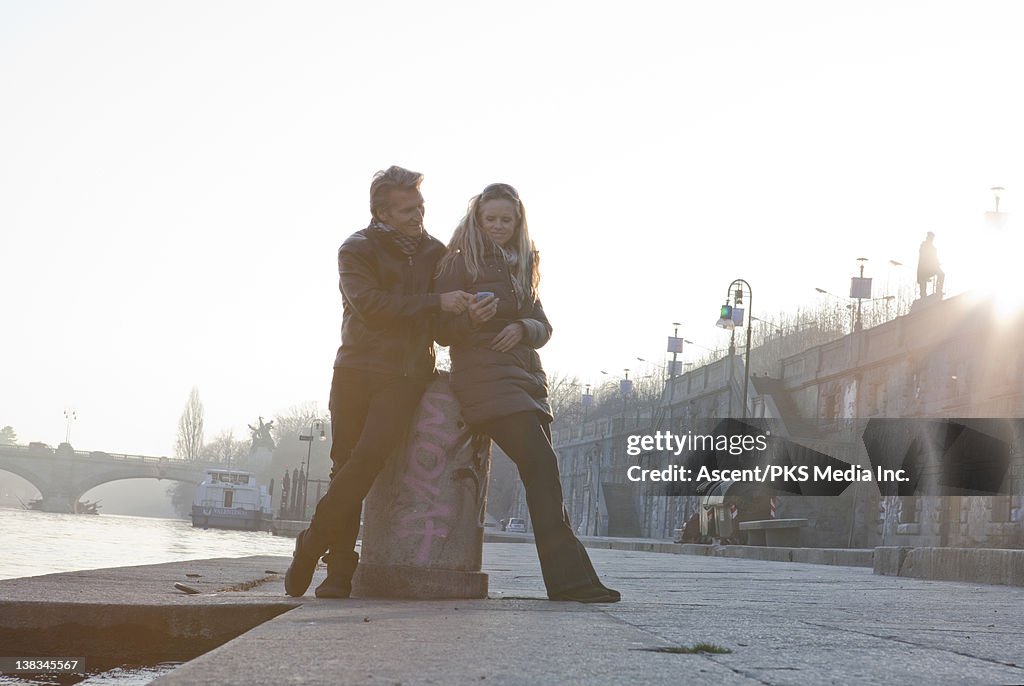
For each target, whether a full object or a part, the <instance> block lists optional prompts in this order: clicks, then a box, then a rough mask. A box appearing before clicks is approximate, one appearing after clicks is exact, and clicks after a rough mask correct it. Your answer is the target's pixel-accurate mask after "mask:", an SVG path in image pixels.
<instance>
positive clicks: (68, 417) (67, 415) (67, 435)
mask: <svg viewBox="0 0 1024 686" xmlns="http://www.w3.org/2000/svg"><path fill="white" fill-rule="evenodd" d="M76 419H78V414H77V413H75V408H73V407H65V408H64V423H65V425H66V430H65V431H64V442H65V443H67V444H68V445H71V422H73V421H75V420H76Z"/></svg>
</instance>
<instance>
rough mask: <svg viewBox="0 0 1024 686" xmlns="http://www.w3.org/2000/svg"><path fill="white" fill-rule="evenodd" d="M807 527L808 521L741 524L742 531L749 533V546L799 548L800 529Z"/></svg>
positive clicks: (790, 520) (761, 521)
mask: <svg viewBox="0 0 1024 686" xmlns="http://www.w3.org/2000/svg"><path fill="white" fill-rule="evenodd" d="M805 526H807V520H806V519H760V520H755V521H751V522H740V531H746V532H747V544H748V545H769V546H778V547H781V548H799V547H800V529H801V528H802V527H805Z"/></svg>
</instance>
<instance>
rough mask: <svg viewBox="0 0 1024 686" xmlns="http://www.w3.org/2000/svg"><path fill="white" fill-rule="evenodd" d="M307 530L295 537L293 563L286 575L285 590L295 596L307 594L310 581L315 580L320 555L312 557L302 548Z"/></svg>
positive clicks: (299, 596)
mask: <svg viewBox="0 0 1024 686" xmlns="http://www.w3.org/2000/svg"><path fill="white" fill-rule="evenodd" d="M307 532H308V529H307V530H304V531H300V532H299V535H298V536H296V537H295V552H294V553H292V563H291V564H290V565H289V566H288V571H287V572H286V573H285V575H284V592H285V593H287V594H288V595H290V596H292V597H293V598H301V597H302V596H304V595H305V594H306V589H307V588H309V583H310V582H311V581H312V580H313V572H315V571H316V563H317V560H318V559H319V557H320V556H319V555H317V556H314V557H310V556H309V555H308V554H306V553H304V552H303V550H302V542H303V540H305V538H306V533H307Z"/></svg>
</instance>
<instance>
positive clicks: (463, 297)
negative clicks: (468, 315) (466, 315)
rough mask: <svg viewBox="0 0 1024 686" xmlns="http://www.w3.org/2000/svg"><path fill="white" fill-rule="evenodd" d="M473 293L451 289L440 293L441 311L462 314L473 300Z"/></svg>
mask: <svg viewBox="0 0 1024 686" xmlns="http://www.w3.org/2000/svg"><path fill="white" fill-rule="evenodd" d="M473 297H474V296H473V294H472V293H467V292H465V291H451V292H450V293H442V294H441V311H442V312H452V313H454V314H462V313H463V312H465V311H466V307H468V306H469V305H470V304H471V303H472V302H473Z"/></svg>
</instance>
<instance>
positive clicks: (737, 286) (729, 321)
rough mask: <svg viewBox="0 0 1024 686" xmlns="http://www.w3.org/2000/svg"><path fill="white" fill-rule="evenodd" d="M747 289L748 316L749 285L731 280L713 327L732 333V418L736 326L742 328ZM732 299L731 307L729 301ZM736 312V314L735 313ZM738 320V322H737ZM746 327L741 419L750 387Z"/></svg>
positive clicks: (751, 299)
mask: <svg viewBox="0 0 1024 686" xmlns="http://www.w3.org/2000/svg"><path fill="white" fill-rule="evenodd" d="M744 286H746V288H747V314H748V315H750V314H752V312H753V309H754V291H753V290H752V289H751V288H750V284H749V283H747V282H746V281H745V280H744V279H733V281H732V283H730V284H729V290H727V291H726V293H725V304H724V305H722V309H721V313H720V316H719V318H718V322H717V323H716V324H715V326H718V327H720V328H723V329H729V330H730V331H731V332H732V333H731V335H730V337H729V415H730V416H732V380H733V357H734V356H735V355H736V326H737V325H739V326H743V325H744V321H743V308H741V307H739V306H740V305H743V287H744ZM730 298H732V305H730V304H729V299H730ZM737 310H738V312H737ZM737 320H739V321H737ZM746 327H747V361H746V365H745V369H744V372H743V408H742V415H743V419H746V418H747V390H748V387H749V385H750V323H749V322H747V323H746Z"/></svg>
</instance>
